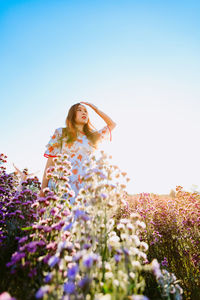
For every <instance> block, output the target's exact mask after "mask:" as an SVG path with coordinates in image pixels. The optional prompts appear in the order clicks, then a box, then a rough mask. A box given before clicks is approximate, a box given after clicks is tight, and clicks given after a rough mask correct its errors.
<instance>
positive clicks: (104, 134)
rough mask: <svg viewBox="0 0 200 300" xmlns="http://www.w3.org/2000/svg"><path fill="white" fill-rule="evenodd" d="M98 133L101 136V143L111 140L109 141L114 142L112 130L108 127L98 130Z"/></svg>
mask: <svg viewBox="0 0 200 300" xmlns="http://www.w3.org/2000/svg"><path fill="white" fill-rule="evenodd" d="M98 132H99V133H100V135H101V138H100V141H103V140H109V139H110V141H111V140H112V135H111V130H110V128H109V126H108V125H107V126H105V127H103V128H102V129H100V130H98Z"/></svg>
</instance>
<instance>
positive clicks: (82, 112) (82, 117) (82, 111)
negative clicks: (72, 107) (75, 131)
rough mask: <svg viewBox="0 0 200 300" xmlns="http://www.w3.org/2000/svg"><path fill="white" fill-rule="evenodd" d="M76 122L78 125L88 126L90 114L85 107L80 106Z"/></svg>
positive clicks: (77, 110)
mask: <svg viewBox="0 0 200 300" xmlns="http://www.w3.org/2000/svg"><path fill="white" fill-rule="evenodd" d="M75 121H76V123H77V124H87V122H88V112H87V109H86V108H85V106H83V105H79V106H78V107H77V109H76V117H75Z"/></svg>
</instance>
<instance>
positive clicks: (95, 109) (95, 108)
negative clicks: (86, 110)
mask: <svg viewBox="0 0 200 300" xmlns="http://www.w3.org/2000/svg"><path fill="white" fill-rule="evenodd" d="M80 103H82V104H85V105H88V106H89V107H91V108H92V109H94V111H97V110H98V108H97V107H96V106H95V105H94V104H92V103H89V102H83V101H81V102H80Z"/></svg>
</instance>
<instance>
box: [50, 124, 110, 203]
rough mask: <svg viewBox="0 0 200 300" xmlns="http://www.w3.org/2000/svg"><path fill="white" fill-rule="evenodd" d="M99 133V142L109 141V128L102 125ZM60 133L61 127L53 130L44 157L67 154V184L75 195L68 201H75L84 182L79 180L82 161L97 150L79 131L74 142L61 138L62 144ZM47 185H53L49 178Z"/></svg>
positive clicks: (82, 171)
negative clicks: (69, 163) (69, 167)
mask: <svg viewBox="0 0 200 300" xmlns="http://www.w3.org/2000/svg"><path fill="white" fill-rule="evenodd" d="M98 132H99V133H100V136H101V138H100V142H101V141H103V140H109V139H110V141H111V130H110V128H109V127H108V126H105V127H103V128H102V129H100V130H98ZM61 135H62V127H59V128H57V129H56V130H55V132H54V134H53V135H52V136H51V138H50V140H49V142H48V144H47V145H46V147H47V149H46V151H45V153H44V156H45V157H47V158H48V157H56V156H57V154H64V153H66V154H67V155H68V161H70V162H71V164H72V169H71V172H72V175H70V176H69V184H70V186H71V188H72V190H73V191H74V192H75V196H74V197H71V198H70V203H71V204H72V203H73V202H74V201H75V198H76V196H77V194H78V191H79V190H80V188H81V187H83V185H84V183H83V182H82V180H81V176H82V175H84V174H85V168H84V166H83V162H86V160H88V159H89V157H90V155H91V154H94V152H95V151H96V150H97V148H95V147H94V146H93V145H92V143H91V142H90V141H89V140H88V138H87V137H86V135H85V134H82V133H79V135H78V138H77V139H76V141H74V143H71V144H67V142H66V139H65V138H64V139H63V143H62V146H61V144H60V140H59V138H60V137H61ZM48 187H49V188H50V189H51V188H52V187H53V182H52V180H51V179H50V180H49V182H48Z"/></svg>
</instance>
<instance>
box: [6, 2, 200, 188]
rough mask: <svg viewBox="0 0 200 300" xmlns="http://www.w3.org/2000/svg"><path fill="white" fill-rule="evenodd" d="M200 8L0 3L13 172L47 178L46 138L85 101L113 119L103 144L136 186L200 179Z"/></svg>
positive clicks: (168, 4) (186, 4) (184, 4)
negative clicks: (72, 108)
mask: <svg viewBox="0 0 200 300" xmlns="http://www.w3.org/2000/svg"><path fill="white" fill-rule="evenodd" d="M199 15H200V2H199V1H133V0H132V1H127V0H123V1H118V0H111V1H109V0H105V1H104V0H101V1H76V0H73V1H67V0H66V1H64V0H63V1H60V0H54V1H41V0H40V1H37V0H34V1H9V0H5V1H0V101H1V119H0V124H1V143H0V144H1V145H0V152H3V153H5V154H6V155H8V170H9V171H13V170H14V169H13V167H12V162H14V163H15V164H16V165H17V166H18V167H19V168H20V169H23V168H24V167H28V169H29V171H30V172H35V171H40V172H39V173H37V176H38V177H39V178H40V180H41V179H42V176H43V171H44V166H45V164H46V158H44V157H43V153H44V151H45V145H46V144H47V142H48V140H49V138H50V136H51V135H52V134H53V132H54V130H55V128H58V127H61V126H64V122H65V118H66V115H67V112H68V109H69V108H70V106H71V105H72V104H74V103H76V102H79V101H81V100H84V101H88V102H92V103H94V104H95V105H96V106H98V107H99V109H101V110H102V111H104V112H105V113H107V114H108V115H109V116H110V117H111V118H112V119H113V120H114V121H115V122H116V123H117V127H116V128H115V129H114V131H113V141H112V142H111V143H107V144H105V145H104V147H105V148H104V149H105V150H106V151H107V152H109V153H111V154H112V156H113V161H114V162H115V163H116V164H118V166H119V167H120V168H121V169H122V170H123V171H127V172H128V174H129V177H130V178H131V182H130V184H129V186H128V191H129V192H130V193H132V194H134V193H139V192H153V193H168V192H169V191H170V189H171V188H175V187H176V185H182V186H183V187H184V188H185V189H189V188H190V187H191V185H192V184H195V185H198V186H200V175H199V170H200V159H199V153H200V141H199V132H200V117H199V115H200V85H199V79H200V54H199V53H200V18H199ZM88 111H89V114H90V115H91V118H92V121H93V124H94V125H95V126H96V128H98V129H100V128H101V127H102V126H104V125H105V123H104V121H102V120H101V119H100V118H99V117H98V116H96V115H95V113H93V112H92V111H91V110H90V109H88Z"/></svg>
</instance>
